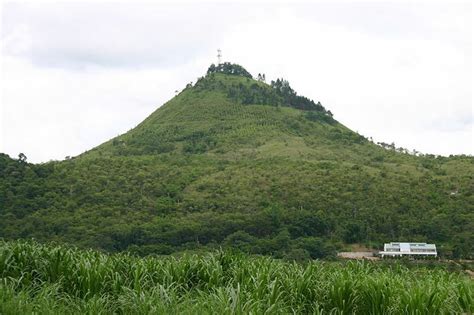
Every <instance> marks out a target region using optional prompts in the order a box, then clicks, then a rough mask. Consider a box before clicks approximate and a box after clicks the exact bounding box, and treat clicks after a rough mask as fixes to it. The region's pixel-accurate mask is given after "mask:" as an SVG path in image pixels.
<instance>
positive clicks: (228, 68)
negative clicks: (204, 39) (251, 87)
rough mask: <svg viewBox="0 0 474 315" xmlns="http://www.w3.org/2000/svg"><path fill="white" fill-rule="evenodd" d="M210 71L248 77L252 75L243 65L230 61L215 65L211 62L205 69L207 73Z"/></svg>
mask: <svg viewBox="0 0 474 315" xmlns="http://www.w3.org/2000/svg"><path fill="white" fill-rule="evenodd" d="M211 73H224V74H230V75H239V76H243V77H246V78H250V79H252V78H253V77H252V75H251V74H250V73H249V72H248V71H247V70H245V68H244V67H242V66H241V65H238V64H235V63H230V62H224V63H220V64H218V65H217V66H216V65H215V64H211V66H210V67H209V69H207V74H211Z"/></svg>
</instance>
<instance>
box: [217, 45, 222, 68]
mask: <svg viewBox="0 0 474 315" xmlns="http://www.w3.org/2000/svg"><path fill="white" fill-rule="evenodd" d="M221 59H222V51H221V50H220V48H219V49H218V50H217V64H218V65H220V64H221V61H222V60H221Z"/></svg>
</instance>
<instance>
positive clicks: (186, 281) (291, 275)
mask: <svg viewBox="0 0 474 315" xmlns="http://www.w3.org/2000/svg"><path fill="white" fill-rule="evenodd" d="M473 296H474V282H473V281H472V280H470V279H468V278H467V277H465V276H463V275H461V274H456V273H449V272H447V271H445V270H442V269H439V268H438V269H427V268H423V267H420V268H416V269H408V268H406V267H403V266H401V265H399V264H393V265H381V264H376V263H368V262H349V263H345V264H342V263H336V262H332V263H331V262H320V261H312V262H310V263H307V264H305V265H301V264H297V263H291V262H284V261H279V260H275V259H272V258H268V257H250V256H245V255H242V254H237V253H228V252H222V251H219V252H214V253H211V254H205V255H201V256H196V255H184V256H181V257H179V258H174V257H146V258H137V257H133V256H130V255H125V254H115V255H106V254H103V253H100V252H97V251H92V250H87V251H85V250H77V249H75V248H69V247H64V246H58V245H56V246H54V245H50V246H45V245H40V244H38V243H35V242H24V241H15V242H3V241H0V314H30V313H41V314H42V313H65V314H66V313H67V314H85V313H90V314H99V313H105V314H108V313H119V314H149V313H155V314H156V313H158V314H159V313H171V314H207V313H214V314H246V313H253V314H264V313H266V314H288V313H305V314H328V313H330V314H352V313H355V314H430V315H433V314H448V313H449V314H454V313H472V312H474V300H473Z"/></svg>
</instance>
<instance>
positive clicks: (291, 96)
mask: <svg viewBox="0 0 474 315" xmlns="http://www.w3.org/2000/svg"><path fill="white" fill-rule="evenodd" d="M305 140H307V141H305ZM334 140H341V141H340V142H344V141H345V142H347V144H353V143H356V144H357V143H358V144H360V143H363V142H367V140H366V139H365V138H364V137H361V136H360V135H357V134H356V133H354V132H352V131H350V130H349V129H347V128H345V127H344V126H342V125H341V124H339V123H338V122H337V121H336V120H334V119H333V115H332V113H331V112H330V111H327V110H326V109H325V108H324V107H323V106H322V105H321V103H319V102H317V103H315V102H314V101H312V100H310V99H308V98H306V97H304V96H299V95H297V93H296V92H295V91H294V90H293V89H292V88H291V86H290V84H289V83H288V81H286V80H284V79H277V80H276V81H271V83H270V84H267V83H265V82H264V81H263V76H262V75H259V80H254V79H253V78H252V76H251V75H250V73H249V72H247V71H246V70H245V69H244V68H243V67H242V66H239V65H234V64H230V63H224V64H220V65H218V66H215V65H211V66H210V67H209V69H208V71H207V74H206V76H204V77H201V78H199V79H198V80H197V82H196V84H194V85H192V84H188V85H187V86H186V88H185V89H184V90H183V91H182V92H181V93H179V94H178V95H177V96H176V97H174V98H173V99H172V100H170V101H169V102H168V103H166V104H165V105H163V106H162V107H160V108H159V109H157V110H156V111H155V112H154V113H152V114H151V115H150V116H149V117H148V118H147V119H145V121H143V122H142V123H141V124H140V125H138V126H137V127H136V128H134V129H133V130H131V131H130V132H128V133H126V134H124V135H122V136H119V137H117V138H114V139H112V140H111V141H109V142H107V143H105V144H104V145H102V146H99V147H98V148H96V149H94V150H93V151H94V152H97V153H98V154H104V155H110V154H112V155H143V154H145V155H146V154H162V153H170V152H174V153H183V154H203V153H209V154H210V153H214V154H223V153H229V152H234V153H237V154H241V153H244V152H249V150H250V151H258V152H261V153H264V152H265V151H267V150H266V148H267V147H266V146H272V147H275V146H276V147H281V149H282V150H273V151H274V153H275V154H277V155H288V153H289V152H287V151H288V150H285V149H284V147H288V146H290V147H295V146H296V147H299V149H300V150H301V152H306V153H311V152H312V151H314V152H312V153H314V154H316V153H317V152H316V151H319V150H316V151H315V150H314V149H316V148H317V147H318V145H317V144H319V145H322V144H323V143H324V142H326V143H330V142H333V141H334Z"/></svg>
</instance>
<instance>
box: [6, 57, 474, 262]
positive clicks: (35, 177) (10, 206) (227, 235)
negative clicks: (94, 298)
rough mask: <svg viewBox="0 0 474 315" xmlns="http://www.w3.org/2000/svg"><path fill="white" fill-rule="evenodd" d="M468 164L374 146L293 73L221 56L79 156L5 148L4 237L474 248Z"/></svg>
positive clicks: (272, 248)
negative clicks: (34, 158) (267, 72)
mask: <svg viewBox="0 0 474 315" xmlns="http://www.w3.org/2000/svg"><path fill="white" fill-rule="evenodd" d="M472 174H474V159H473V158H472V157H466V156H458V157H450V158H446V157H435V156H431V155H425V156H415V155H411V154H407V153H404V151H403V150H401V149H396V148H395V146H393V145H389V146H385V147H381V146H379V145H376V144H374V143H372V142H371V141H369V140H368V139H366V138H365V137H363V136H361V135H359V134H357V133H355V132H353V131H351V130H350V129H348V128H347V127H345V126H343V125H342V124H340V123H339V122H338V121H337V120H335V119H334V117H333V115H332V114H331V112H330V111H328V110H327V109H326V108H324V107H323V105H321V103H319V102H314V101H312V100H310V99H308V98H306V97H303V96H300V95H298V94H297V93H296V92H295V91H294V90H293V89H292V88H291V86H290V84H289V83H288V81H286V80H283V79H277V80H275V81H271V82H270V84H267V83H265V76H264V75H261V74H259V75H258V76H257V80H254V79H253V78H252V76H251V75H250V73H249V72H248V71H246V70H245V69H244V68H243V67H241V66H239V65H233V64H229V63H224V64H219V65H217V66H216V65H211V67H209V69H208V71H207V74H206V75H205V76H204V77H202V78H199V79H198V80H197V82H196V83H195V84H194V85H193V84H188V85H187V86H186V88H185V89H184V90H182V91H181V92H180V93H179V94H178V95H176V96H175V97H174V98H173V99H171V100H170V101H169V102H167V103H166V104H164V105H163V106H161V107H160V108H158V109H157V110H156V111H155V112H154V113H152V114H151V115H150V116H149V117H148V118H146V119H145V120H144V121H143V122H142V123H141V124H139V125H138V126H136V127H135V128H134V129H132V130H130V131H129V132H127V133H125V134H123V135H121V136H118V137H116V138H114V139H111V140H110V141H107V142H106V143H104V144H102V145H100V146H98V147H96V148H94V149H92V150H90V151H88V152H86V153H84V154H82V155H81V156H79V157H76V158H73V159H69V160H65V161H61V162H50V163H45V164H38V165H35V164H28V163H26V161H25V159H19V160H13V159H11V158H9V157H8V156H6V155H0V196H1V198H0V237H4V238H11V239H15V238H25V237H34V238H36V239H38V240H41V241H50V240H54V241H61V242H69V243H74V244H77V245H80V246H83V247H96V248H101V249H105V250H108V251H121V250H128V251H132V252H135V253H138V254H143V255H145V254H169V253H172V252H176V251H184V250H190V249H192V250H197V249H208V248H217V247H220V246H223V247H233V248H238V249H240V250H243V251H246V252H251V253H259V254H272V255H275V256H277V257H287V258H294V259H301V258H318V257H325V256H328V255H334V253H335V251H336V250H339V249H341V248H343V247H344V246H347V245H349V244H353V243H357V244H363V245H365V246H369V247H370V246H374V247H379V246H380V245H381V244H382V243H384V242H388V241H425V242H434V243H436V244H437V245H438V249H439V251H440V254H441V255H445V256H451V257H472V256H473V253H474V250H473V244H474V239H473V238H474V237H473V233H472V231H474V225H473V224H474V211H473V208H472V205H473V204H474V200H473V199H474V197H473V193H472V192H473V189H472V182H473V177H472Z"/></svg>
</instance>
